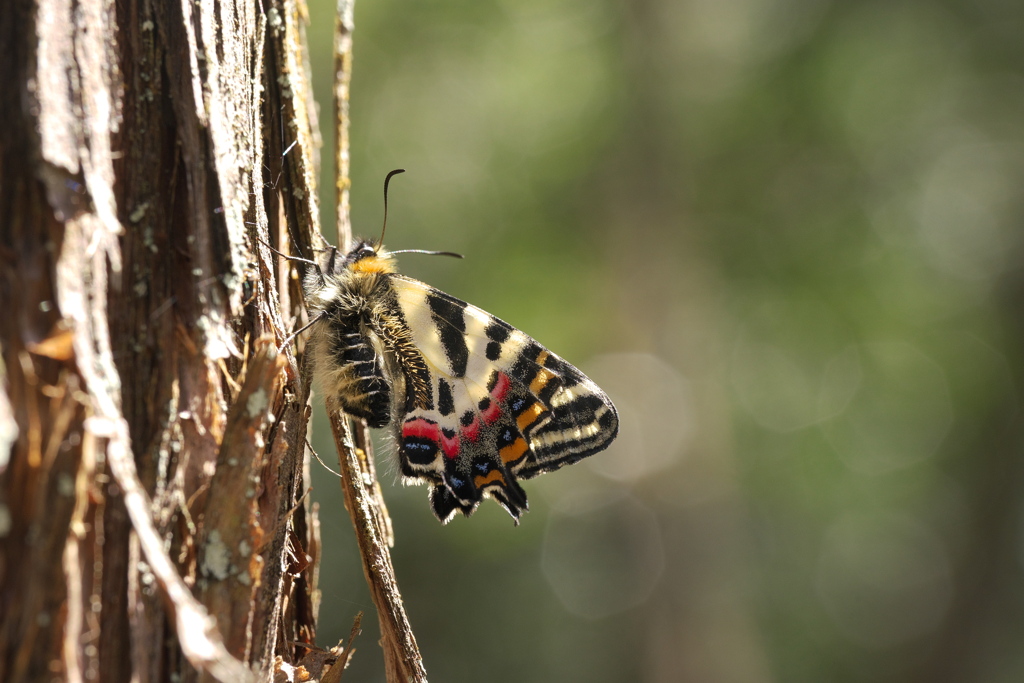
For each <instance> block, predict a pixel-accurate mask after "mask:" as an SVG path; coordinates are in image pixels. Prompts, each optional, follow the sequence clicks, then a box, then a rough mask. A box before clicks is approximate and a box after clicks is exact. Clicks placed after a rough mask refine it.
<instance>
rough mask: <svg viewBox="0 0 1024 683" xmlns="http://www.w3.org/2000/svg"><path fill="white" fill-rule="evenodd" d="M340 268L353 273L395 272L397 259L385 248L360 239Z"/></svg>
mask: <svg viewBox="0 0 1024 683" xmlns="http://www.w3.org/2000/svg"><path fill="white" fill-rule="evenodd" d="M339 266H340V270H348V271H351V272H353V273H362V274H367V275H369V274H373V273H394V272H395V259H394V257H393V256H391V254H390V253H388V252H387V251H386V250H385V249H383V248H382V247H380V246H379V245H377V244H374V243H373V242H370V241H368V240H360V241H359V242H358V243H357V244H356V246H355V248H353V249H352V251H350V252H348V254H346V255H345V258H344V260H343V261H342V262H341V263H340V264H339Z"/></svg>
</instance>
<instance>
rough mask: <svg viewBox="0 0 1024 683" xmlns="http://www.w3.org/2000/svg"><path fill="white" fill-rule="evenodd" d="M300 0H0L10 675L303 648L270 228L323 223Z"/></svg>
mask: <svg viewBox="0 0 1024 683" xmlns="http://www.w3.org/2000/svg"><path fill="white" fill-rule="evenodd" d="M304 13H305V8H304V6H302V5H301V4H299V3H297V2H294V1H286V0H264V1H263V2H262V3H256V2H251V3H244V2H230V1H229V2H219V3H213V2H201V3H195V2H192V1H191V0H178V1H174V0H171V1H168V2H158V1H154V0H117V2H115V1H114V0H12V1H11V2H10V3H8V5H7V7H6V8H5V10H4V12H0V63H2V64H3V65H4V68H3V69H2V70H0V93H2V97H0V272H2V279H0V292H2V299H0V304H2V305H3V308H4V313H5V315H3V316H2V320H0V345H2V354H3V359H4V366H3V373H4V374H3V378H2V379H3V391H2V392H0V680H2V681H7V682H9V683H17V682H20V681H38V680H48V679H62V680H71V681H126V680H129V679H132V680H137V681H142V682H145V681H165V680H199V679H203V680H206V679H211V680H212V679H216V680H222V681H228V680H230V681H239V680H246V679H247V678H249V677H252V674H251V673H250V672H251V671H252V670H255V671H257V672H262V674H263V677H265V676H267V675H269V673H270V671H271V669H272V668H274V667H275V663H276V669H277V673H278V675H279V676H282V677H284V678H288V677H289V676H298V675H299V670H298V669H296V668H295V667H294V666H292V665H298V664H300V663H301V662H302V661H311V660H309V659H308V658H307V660H302V659H301V658H302V657H304V656H307V655H309V653H310V652H311V651H310V650H309V648H306V647H302V644H303V643H312V642H313V641H314V638H315V635H316V634H315V623H316V610H317V589H316V574H315V572H316V566H317V561H318V543H319V540H318V538H317V532H316V530H317V528H318V527H317V523H316V519H315V515H314V514H313V512H312V511H311V510H310V509H309V507H308V505H307V504H306V503H305V500H304V490H303V483H302V482H303V458H304V450H305V440H304V436H305V433H306V423H307V420H308V414H309V412H308V396H309V391H308V385H307V383H306V382H304V381H303V379H302V373H301V371H300V364H299V362H298V361H297V360H296V358H295V357H293V356H292V355H291V351H290V350H289V349H288V348H284V349H279V348H278V347H279V345H280V344H281V342H282V341H283V339H284V338H285V337H286V336H287V334H288V332H289V331H290V330H291V329H292V328H293V327H294V326H295V325H297V324H300V322H301V319H302V316H303V311H302V308H301V297H300V292H299V289H298V284H299V283H298V279H297V277H296V276H295V275H294V274H293V273H292V271H291V268H290V267H288V266H280V267H279V266H278V259H277V258H276V257H273V256H272V254H271V252H270V250H269V249H268V245H273V246H275V247H276V248H277V249H279V250H281V251H290V250H292V249H293V247H294V248H298V249H302V250H304V251H306V253H308V249H309V245H310V243H311V240H312V239H313V236H314V235H317V236H318V235H319V225H318V208H317V205H316V182H315V178H316V167H317V163H318V161H317V144H318V140H317V138H316V133H315V131H316V121H315V120H314V119H313V113H314V111H315V109H314V108H313V106H312V98H311V95H310V91H309V87H308V81H309V77H308V68H307V63H308V60H307V58H306V54H305V38H304V35H303V25H304V24H303V22H305V21H306V17H305V15H304ZM210 615H213V616H210ZM323 659H324V658H323V657H321V658H320V661H323Z"/></svg>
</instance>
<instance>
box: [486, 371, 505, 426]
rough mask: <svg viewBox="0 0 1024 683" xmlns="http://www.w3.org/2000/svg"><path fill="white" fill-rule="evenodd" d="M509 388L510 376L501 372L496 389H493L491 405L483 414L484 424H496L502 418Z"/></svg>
mask: <svg viewBox="0 0 1024 683" xmlns="http://www.w3.org/2000/svg"><path fill="white" fill-rule="evenodd" d="M509 386H511V382H510V381H509V379H508V375H506V374H505V373H504V372H499V373H498V381H497V382H495V383H494V388H493V389H491V404H490V405H489V406H487V409H486V410H484V411H483V413H481V417H483V419H484V422H486V423H487V424H494V422H495V420H497V419H498V418H499V417H501V404H502V402H503V401H504V400H505V396H506V395H507V394H508V388H509Z"/></svg>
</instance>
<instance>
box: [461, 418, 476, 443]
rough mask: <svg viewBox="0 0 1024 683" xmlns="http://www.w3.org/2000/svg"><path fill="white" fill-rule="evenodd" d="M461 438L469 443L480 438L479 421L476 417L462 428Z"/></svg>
mask: <svg viewBox="0 0 1024 683" xmlns="http://www.w3.org/2000/svg"><path fill="white" fill-rule="evenodd" d="M462 436H463V437H464V438H466V439H469V440H470V441H476V440H477V439H479V438H480V420H479V419H477V417H476V416H474V417H473V421H472V422H471V423H470V424H469V425H468V426H466V427H463V428H462Z"/></svg>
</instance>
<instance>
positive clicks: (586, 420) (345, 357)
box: [305, 242, 618, 523]
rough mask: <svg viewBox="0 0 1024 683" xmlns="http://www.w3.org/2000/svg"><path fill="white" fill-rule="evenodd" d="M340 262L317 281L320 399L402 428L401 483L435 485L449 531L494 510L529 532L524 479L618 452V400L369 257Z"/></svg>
mask: <svg viewBox="0 0 1024 683" xmlns="http://www.w3.org/2000/svg"><path fill="white" fill-rule="evenodd" d="M331 261H332V263H330V264H329V265H328V268H326V269H325V270H323V271H320V272H311V273H309V274H308V275H307V277H306V281H305V290H306V300H307V306H308V307H309V310H310V312H311V314H313V315H316V316H319V320H318V322H316V323H315V324H314V325H313V327H312V328H311V331H310V337H309V342H308V346H307V349H308V350H309V353H310V354H311V357H312V361H313V370H314V376H315V377H316V381H317V385H318V388H319V390H320V391H321V392H323V393H325V394H328V395H332V396H334V397H335V398H336V399H337V400H338V402H339V404H340V405H341V407H342V408H343V409H344V410H345V412H347V413H349V414H351V415H355V416H358V417H362V418H364V419H366V420H367V423H368V424H369V425H370V426H373V427H384V426H387V425H391V429H392V432H393V434H394V436H395V440H396V443H397V444H398V456H399V461H400V465H401V471H402V474H403V476H404V477H405V479H406V481H408V482H416V483H424V482H425V483H429V484H430V485H431V492H430V503H431V507H432V509H433V511H434V514H435V515H437V517H438V518H439V519H440V520H441V521H442V522H448V521H449V520H450V519H451V518H452V516H453V515H454V514H455V512H456V511H460V512H462V513H463V514H465V515H467V516H468V515H469V514H471V513H472V512H473V511H474V510H475V509H476V507H477V506H478V505H479V503H480V501H481V499H482V498H484V497H492V498H494V499H495V500H496V501H497V502H498V503H499V504H500V505H501V506H502V507H504V508H505V509H506V510H507V511H508V513H509V514H510V515H511V516H512V518H513V519H514V520H516V522H517V523H518V520H519V517H520V515H521V514H522V513H523V512H524V511H525V510H526V509H527V499H526V492H525V491H524V490H523V489H522V487H521V486H520V485H519V482H518V479H527V478H530V477H533V476H536V475H537V474H540V473H542V472H546V471H551V470H555V469H558V468H559V467H561V466H563V465H566V464H569V463H572V462H576V461H577V460H580V459H582V458H584V457H587V456H588V455H592V454H594V453H596V452H598V451H600V450H603V449H604V448H606V447H607V446H608V444H609V443H611V441H612V440H613V439H614V438H615V436H616V434H617V433H618V415H617V414H616V411H615V407H614V406H613V405H612V403H611V401H610V400H609V399H608V397H607V396H606V395H605V394H604V393H603V392H602V391H601V390H600V389H599V388H598V387H597V386H596V385H595V384H594V383H593V382H592V381H590V380H589V379H588V378H587V377H586V376H585V375H583V373H581V372H580V371H579V370H577V369H576V368H575V367H573V366H572V365H570V364H569V363H566V362H565V361H564V360H562V359H561V358H559V357H558V356H556V355H555V354H553V353H551V352H550V351H548V350H547V349H545V348H544V347H542V346H541V345H540V344H538V343H537V342H536V341H534V340H533V339H531V338H530V337H528V336H527V335H526V334H524V333H523V332H520V331H519V330H517V329H515V328H514V327H512V326H511V325H509V324H508V323H505V322H504V321H502V320H499V319H498V318H496V317H494V316H492V315H490V314H488V313H485V312H484V311H482V310H480V309H479V308H476V307H475V306H471V305H469V304H467V303H465V302H463V301H460V300H459V299H456V298H455V297H452V296H449V295H447V294H445V293H443V292H441V291H439V290H437V289H435V288H433V287H430V286H428V285H426V284H424V283H422V282H419V281H418V280H414V279H412V278H408V277H405V276H403V275H400V274H398V273H397V272H396V270H395V264H394V259H393V258H392V257H391V256H390V255H389V254H388V253H387V252H385V251H383V250H382V249H379V248H378V247H375V246H374V245H373V244H371V243H368V242H361V243H360V244H359V245H358V246H356V248H355V249H353V250H352V251H350V252H349V253H348V254H347V255H346V256H345V257H344V258H343V259H341V260H340V261H337V262H334V258H333V257H332V259H331Z"/></svg>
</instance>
